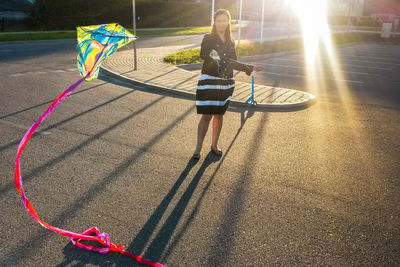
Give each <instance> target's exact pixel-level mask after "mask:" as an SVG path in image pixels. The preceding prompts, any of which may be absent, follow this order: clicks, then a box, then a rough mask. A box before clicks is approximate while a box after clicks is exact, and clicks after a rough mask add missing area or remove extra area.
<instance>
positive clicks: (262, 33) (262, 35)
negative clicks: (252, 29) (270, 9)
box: [260, 0, 265, 44]
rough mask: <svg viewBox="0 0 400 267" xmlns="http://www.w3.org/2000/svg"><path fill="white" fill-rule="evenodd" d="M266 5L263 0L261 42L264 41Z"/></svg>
mask: <svg viewBox="0 0 400 267" xmlns="http://www.w3.org/2000/svg"><path fill="white" fill-rule="evenodd" d="M264 7H265V0H262V11H261V37H260V44H261V43H262V42H263V39H264V38H263V37H264Z"/></svg>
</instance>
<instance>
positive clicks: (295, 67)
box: [246, 62, 380, 76]
mask: <svg viewBox="0 0 400 267" xmlns="http://www.w3.org/2000/svg"><path fill="white" fill-rule="evenodd" d="M246 63H254V64H256V65H263V66H276V67H287V68H293V69H304V67H297V66H289V65H280V64H269V63H258V62H246ZM318 70H321V68H318ZM322 70H331V69H328V68H324V69H322ZM340 72H342V73H353V74H361V75H368V76H380V75H375V74H371V73H365V72H357V71H345V70H341V71H340Z"/></svg>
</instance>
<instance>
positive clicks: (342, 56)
mask: <svg viewBox="0 0 400 267" xmlns="http://www.w3.org/2000/svg"><path fill="white" fill-rule="evenodd" d="M337 55H338V56H340V58H341V59H342V60H344V61H359V62H366V63H373V64H388V65H398V66H400V63H398V62H389V61H386V62H380V61H365V60H356V59H347V58H346V57H356V58H359V57H361V56H350V55H343V54H337ZM292 57H296V58H303V57H302V56H299V55H294V56H292ZM363 57H364V56H363ZM324 58H326V59H329V58H327V57H325V56H324ZM365 58H371V59H383V60H388V58H381V57H365Z"/></svg>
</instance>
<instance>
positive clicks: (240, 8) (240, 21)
mask: <svg viewBox="0 0 400 267" xmlns="http://www.w3.org/2000/svg"><path fill="white" fill-rule="evenodd" d="M241 24H242V0H240V2H239V25H238V45H240V33H241V32H240V27H241Z"/></svg>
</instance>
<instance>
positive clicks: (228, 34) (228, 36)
mask: <svg viewBox="0 0 400 267" xmlns="http://www.w3.org/2000/svg"><path fill="white" fill-rule="evenodd" d="M219 15H226V16H227V17H228V27H226V30H225V40H227V41H231V42H232V43H233V38H232V30H231V14H230V13H229V11H228V10H226V9H218V10H217V11H215V13H214V23H213V25H212V29H211V35H213V36H218V34H217V29H216V27H215V19H216V18H217V17H218V16H219Z"/></svg>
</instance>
